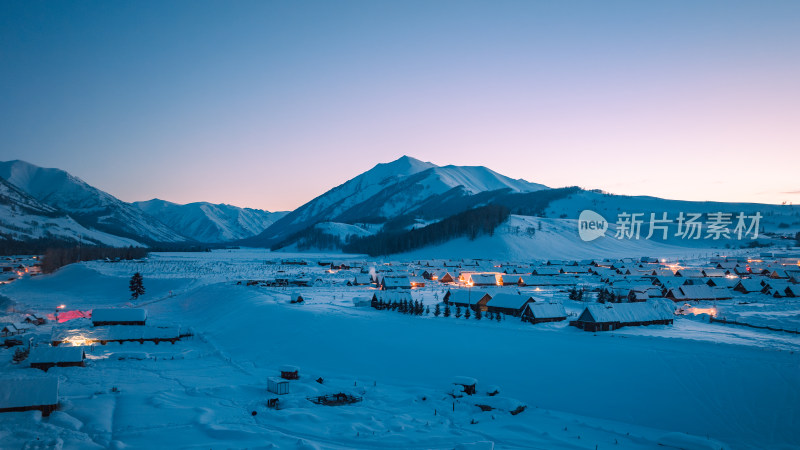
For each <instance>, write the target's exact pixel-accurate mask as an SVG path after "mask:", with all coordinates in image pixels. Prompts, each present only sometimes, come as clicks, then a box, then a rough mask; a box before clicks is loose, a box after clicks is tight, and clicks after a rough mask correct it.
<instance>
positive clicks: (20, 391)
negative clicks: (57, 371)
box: [0, 377, 58, 417]
mask: <svg viewBox="0 0 800 450" xmlns="http://www.w3.org/2000/svg"><path fill="white" fill-rule="evenodd" d="M57 409H58V378H57V377H41V378H38V377H37V378H10V379H3V382H2V383H0V413H5V412H24V411H41V412H42V416H45V417H47V416H49V415H50V413H52V412H53V411H55V410H57Z"/></svg>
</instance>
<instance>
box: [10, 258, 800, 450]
mask: <svg viewBox="0 0 800 450" xmlns="http://www.w3.org/2000/svg"><path fill="white" fill-rule="evenodd" d="M299 257H302V258H303V259H304V260H307V261H312V262H313V261H315V260H319V259H324V260H326V261H343V260H347V259H348V258H351V259H361V260H363V259H364V258H357V257H351V256H343V255H332V256H329V255H309V254H304V255H292V254H275V253H268V252H265V251H263V250H239V251H215V252H211V253H164V254H153V255H151V256H150V257H149V258H148V259H147V260H145V261H142V262H136V261H133V262H118V263H106V262H89V263H81V264H76V265H71V266H67V267H65V268H62V269H61V270H60V271H58V272H57V273H55V274H53V275H47V276H39V277H35V278H27V277H26V278H23V279H21V280H18V281H16V282H14V283H12V284H9V285H6V286H2V287H0V295H2V296H5V297H7V298H8V299H10V300H12V301H13V302H15V303H16V304H15V305H14V308H15V310H16V312H9V313H7V314H6V316H5V317H0V322H5V321H13V320H17V319H18V318H19V317H21V313H23V312H40V313H52V312H53V311H54V310H55V308H56V306H58V305H61V304H64V305H65V309H66V310H88V309H92V308H94V307H100V306H128V305H132V303H131V301H130V300H129V293H128V280H129V279H130V277H131V275H132V274H133V273H134V272H140V273H142V275H143V276H144V285H145V287H146V289H147V293H146V294H145V295H144V296H143V297H142V298H140V299H139V300H138V301H136V302H135V303H134V304H133V305H135V306H142V307H145V308H146V309H147V310H148V314H149V320H150V321H151V322H156V323H162V324H169V325H180V326H181V328H182V329H190V330H191V331H192V333H193V336H192V337H190V338H185V339H182V340H181V341H179V342H177V343H175V344H174V345H171V344H169V343H161V344H159V345H155V344H153V343H144V344H139V343H125V344H108V345H105V346H102V345H96V346H94V347H87V357H88V358H89V361H88V363H87V367H70V368H53V369H50V371H49V372H48V373H47V376H57V377H59V379H60V402H61V404H60V410H59V411H57V412H55V413H53V414H52V415H51V416H50V417H49V418H41V416H40V413H38V412H25V413H5V414H2V415H0V447H2V448H23V447H24V448H51V447H61V448H100V447H103V448H105V447H117V448H123V447H127V448H441V449H445V448H492V446H494V448H543V449H550V448H570V449H571V448H585V449H595V448H597V449H603V448H625V449H628V448H708V449H719V448H771V449H781V448H798V447H800V427H798V426H797V424H798V423H800V408H798V405H800V353H798V352H800V337H798V335H795V334H788V333H779V332H772V331H766V330H758V329H753V328H744V327H736V326H725V325H722V324H710V323H707V322H704V321H702V320H700V319H699V318H689V317H677V318H676V320H675V324H674V325H673V326H651V327H631V328H623V329H621V330H617V331H615V332H606V333H587V332H583V331H580V330H578V329H576V328H574V327H569V326H567V324H566V322H560V323H552V324H538V325H529V324H526V323H522V322H520V321H519V320H518V319H514V318H511V317H509V318H507V319H506V320H504V321H502V322H497V321H489V320H486V319H484V320H481V321H478V320H474V318H473V319H469V320H466V319H464V318H463V317H462V318H459V319H456V318H455V317H449V318H444V317H434V316H433V315H423V316H409V315H403V314H399V313H397V312H391V311H377V310H374V309H371V308H357V307H355V306H353V301H352V299H353V298H354V297H364V296H371V295H372V293H373V292H374V289H373V288H369V287H365V286H347V285H346V284H345V281H346V280H348V279H352V276H353V275H354V274H355V273H356V272H355V271H347V270H343V271H339V272H337V273H328V272H327V271H326V268H323V267H319V266H317V265H316V264H310V265H308V266H293V265H282V264H268V263H267V261H268V260H271V261H281V260H288V259H292V258H299ZM301 272H302V273H303V276H304V277H306V278H309V279H311V280H312V281H316V282H315V286H314V287H300V288H283V287H263V286H247V285H246V284H247V283H246V281H247V280H262V279H268V278H275V277H276V276H289V277H295V276H299V274H300V273H301ZM240 281H245V282H243V283H241V284H239V282H240ZM445 289H446V287H444V286H442V285H439V284H437V283H434V284H433V285H429V286H427V287H425V288H422V289H419V290H415V291H414V296H415V298H416V299H419V300H422V301H424V303H425V304H426V305H429V306H430V307H431V309H433V305H434V304H435V303H436V302H438V301H439V300H440V299H441V298H442V295H443V294H444V291H445ZM293 292H299V293H302V294H303V295H304V296H305V297H306V302H305V304H301V305H297V304H290V303H289V301H288V300H289V298H290V294H292V293H293ZM538 295H541V296H545V297H551V298H556V299H559V300H562V301H564V303H565V306H566V307H567V310H568V312H570V313H572V314H576V313H578V312H579V311H580V309H581V304H580V303H578V302H571V301H568V300H566V295H565V293H564V292H560V291H557V290H555V289H544V290H542V291H539V292H538ZM769 302H770V300H769V299H768V298H766V296H765V299H764V303H762V304H761V305H760V306H758V305H755V304H748V305H738V302H736V301H728V302H727V303H724V302H720V303H719V304H718V305H717V307H718V308H719V309H720V310H721V311H722V310H724V311H728V312H730V313H731V314H738V315H739V316H742V315H748V314H750V315H756V314H758V315H760V316H761V318H762V320H770V321H771V322H770V323H785V324H787V325H786V327H790V326H796V325H793V324H796V323H797V317H799V316H798V314H800V304H798V303H797V302H794V303H793V302H791V301H789V300H786V299H781V302H782V303H781V304H780V305H779V304H778V303H769ZM781 305H782V306H781ZM764 318H766V319H764ZM784 318H785V320H784ZM52 327H53V325H51V324H48V325H43V326H40V327H38V328H37V329H36V330H35V331H34V333H35V334H36V336H37V338H36V341H40V342H46V341H47V340H48V339H49V337H50V333H51V331H52ZM56 327H69V328H71V329H80V328H81V327H86V328H89V327H91V323H90V322H89V321H88V320H87V319H76V320H73V321H69V322H66V323H63V324H59V325H56ZM12 353H13V350H12V349H8V350H5V349H0V371H2V374H3V376H4V377H8V376H12V375H20V374H23V373H34V374H35V375H36V376H42V372H40V371H38V370H34V369H25V368H23V366H25V364H24V363H23V364H20V365H15V364H12V363H11V355H12ZM284 364H292V365H296V366H299V367H300V379H299V380H296V381H291V382H290V393H289V394H288V395H282V396H277V395H274V394H271V393H269V392H267V378H268V377H273V376H278V375H279V371H278V370H279V367H280V366H281V365H284ZM456 376H468V377H474V378H476V379H477V380H478V384H477V388H478V395H475V396H464V397H460V398H454V397H453V396H451V395H450V394H451V393H452V392H453V385H452V384H450V382H451V380H452V379H453V378H454V377H456ZM318 378H322V379H323V382H322V383H318V382H317V381H315V380H317V379H318ZM495 387H496V388H497V389H498V390H499V394H498V395H495V396H488V395H487V393H488V392H490V391H494V390H495ZM339 392H342V393H346V394H351V395H354V396H359V397H362V398H363V401H361V402H359V403H355V404H353V405H348V406H321V405H316V404H314V403H312V402H310V401H308V400H307V397H312V396H319V395H324V394H334V393H339ZM274 397H280V406H279V408H278V409H271V408H268V407H267V400H268V399H270V398H274ZM477 405H483V409H489V408H492V409H491V410H487V411H482V408H481V407H479V406H477ZM520 406H525V407H526V408H525V409H524V411H522V412H521V413H519V414H516V415H512V414H510V411H514V410H517V408H519V407H520Z"/></svg>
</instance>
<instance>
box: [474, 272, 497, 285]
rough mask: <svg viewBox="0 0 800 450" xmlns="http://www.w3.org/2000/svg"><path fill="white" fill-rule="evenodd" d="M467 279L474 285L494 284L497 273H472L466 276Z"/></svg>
mask: <svg viewBox="0 0 800 450" xmlns="http://www.w3.org/2000/svg"><path fill="white" fill-rule="evenodd" d="M468 279H469V280H471V281H472V284H475V285H496V284H497V275H495V274H493V273H490V274H486V273H473V274H470V275H469V276H468Z"/></svg>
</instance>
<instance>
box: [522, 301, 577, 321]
mask: <svg viewBox="0 0 800 450" xmlns="http://www.w3.org/2000/svg"><path fill="white" fill-rule="evenodd" d="M525 308H526V309H527V310H528V311H530V313H531V315H532V316H533V317H534V318H537V319H552V318H557V317H567V311H566V310H565V309H564V305H562V304H561V303H546V302H535V303H528V304H527V305H525Z"/></svg>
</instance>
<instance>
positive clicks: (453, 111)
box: [0, 1, 800, 210]
mask: <svg viewBox="0 0 800 450" xmlns="http://www.w3.org/2000/svg"><path fill="white" fill-rule="evenodd" d="M0 13H1V14H0V42H2V44H0V98H2V99H3V100H2V105H1V106H0V159H2V160H7V159H24V160H27V161H29V162H32V163H34V164H37V165H41V166H45V167H59V168H62V169H65V170H68V171H69V172H71V173H73V174H75V175H77V176H79V177H81V178H83V179H84V180H86V181H87V182H89V183H90V184H93V185H95V186H97V187H99V188H101V189H104V190H106V191H108V192H110V193H112V194H114V195H116V196H118V197H120V198H121V199H123V200H126V201H134V200H146V199H149V198H153V197H159V198H163V199H166V200H170V201H175V202H179V203H185V202H190V201H212V202H224V203H231V204H235V205H238V206H250V207H258V208H264V209H270V210H284V209H293V208H295V207H297V206H299V205H301V204H302V203H304V202H306V201H308V200H310V199H311V198H313V197H315V196H317V195H319V194H321V193H323V192H324V191H326V190H327V189H329V188H331V187H333V186H336V185H338V184H340V183H342V182H344V181H346V180H347V179H349V178H351V177H352V176H354V175H356V174H358V173H360V172H362V171H364V170H367V169H369V168H370V167H372V166H373V165H375V164H377V163H379V162H387V161H391V160H394V159H396V158H398V157H400V156H402V155H404V154H408V155H410V156H414V157H416V158H419V159H423V160H427V161H432V162H434V163H437V164H442V165H445V164H459V165H485V166H487V167H489V168H491V169H493V170H496V171H498V172H500V173H503V174H505V175H508V176H511V177H514V178H525V179H527V180H529V181H533V182H538V183H543V184H547V185H550V186H554V187H556V186H566V185H579V186H584V187H587V188H602V189H605V190H608V191H611V192H615V193H622V194H647V195H657V196H662V197H667V198H681V199H691V200H722V201H754V202H768V203H780V202H783V201H787V202H790V201H793V202H795V203H797V201H798V200H800V192H798V191H800V185H798V181H797V180H798V177H797V168H798V167H800V132H798V131H797V130H798V129H800V82H798V80H800V31H798V29H799V28H800V27H798V26H797V24H798V23H800V2H795V1H766V2H735V1H726V2H711V1H700V2H696V1H683V2H682V1H669V2H667V1H665V2H640V1H629V2H618V1H611V2H594V1H587V2H574V1H558V2H556V1H553V2H543V1H513V2H512V1H492V2H488V1H486V2H471V1H453V2H450V1H419V2H415V1H404V2H388V1H344V2H331V1H326V2H308V1H297V2H288V1H280V2H279V1H261V2H246V1H237V2H221V1H220V2H205V1H191V2H174V1H173V2H155V1H137V2H132V1H117V2H35V1H34V2H8V1H3V2H2V3H0Z"/></svg>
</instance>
